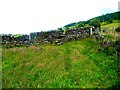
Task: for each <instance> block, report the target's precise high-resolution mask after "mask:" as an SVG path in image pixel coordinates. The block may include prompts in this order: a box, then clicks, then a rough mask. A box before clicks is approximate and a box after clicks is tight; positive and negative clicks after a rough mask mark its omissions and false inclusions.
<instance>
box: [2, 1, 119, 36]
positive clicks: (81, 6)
mask: <svg viewBox="0 0 120 90" xmlns="http://www.w3.org/2000/svg"><path fill="white" fill-rule="evenodd" d="M118 2H119V0H0V34H19V33H20V34H29V33H30V32H40V31H47V30H54V29H57V28H59V27H63V26H65V25H66V24H69V23H73V22H78V21H86V20H89V19H91V18H93V17H96V16H100V15H103V14H107V13H113V12H116V11H118Z"/></svg>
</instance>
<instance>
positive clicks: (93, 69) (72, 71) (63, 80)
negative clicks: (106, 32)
mask: <svg viewBox="0 0 120 90" xmlns="http://www.w3.org/2000/svg"><path fill="white" fill-rule="evenodd" d="M98 48H99V45H97V44H96V43H95V42H93V41H92V40H91V39H88V40H86V39H81V40H79V41H72V42H69V43H66V44H64V45H60V46H53V45H38V46H30V47H19V48H18V47H15V48H10V49H5V48H3V50H2V70H3V88H61V87H63V88H108V87H112V86H113V85H115V84H116V83H117V80H118V77H117V73H116V71H115V67H114V66H115V65H114V60H113V59H111V58H110V56H108V55H107V54H105V53H99V52H98Z"/></svg>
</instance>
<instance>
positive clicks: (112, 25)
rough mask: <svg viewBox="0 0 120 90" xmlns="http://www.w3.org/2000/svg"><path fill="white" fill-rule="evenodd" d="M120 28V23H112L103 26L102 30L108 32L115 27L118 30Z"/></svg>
mask: <svg viewBox="0 0 120 90" xmlns="http://www.w3.org/2000/svg"><path fill="white" fill-rule="evenodd" d="M118 26H120V22H119V23H118V22H116V23H111V24H107V25H103V26H102V27H101V28H102V29H105V30H106V29H111V28H113V27H115V28H116V27H118Z"/></svg>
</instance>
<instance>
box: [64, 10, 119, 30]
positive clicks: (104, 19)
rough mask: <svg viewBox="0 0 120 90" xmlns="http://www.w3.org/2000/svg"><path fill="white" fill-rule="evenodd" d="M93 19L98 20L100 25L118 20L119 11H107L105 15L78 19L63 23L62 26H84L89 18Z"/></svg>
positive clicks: (88, 21)
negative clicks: (77, 20)
mask: <svg viewBox="0 0 120 90" xmlns="http://www.w3.org/2000/svg"><path fill="white" fill-rule="evenodd" d="M94 19H96V20H98V21H99V22H100V23H101V25H104V24H105V25H106V24H110V23H113V22H114V21H116V22H118V20H120V12H114V13H108V14H105V15H101V16H97V17H94V18H91V19H89V20H87V21H79V22H74V23H70V24H67V25H65V26H64V27H67V28H68V27H78V26H81V27H82V26H86V25H88V24H89V23H90V21H91V20H94ZM103 23H104V24H103Z"/></svg>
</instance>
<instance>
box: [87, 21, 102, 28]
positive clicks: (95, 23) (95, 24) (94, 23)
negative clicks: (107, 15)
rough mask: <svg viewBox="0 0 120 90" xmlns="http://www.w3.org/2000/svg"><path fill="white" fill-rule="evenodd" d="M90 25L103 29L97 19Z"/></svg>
mask: <svg viewBox="0 0 120 90" xmlns="http://www.w3.org/2000/svg"><path fill="white" fill-rule="evenodd" d="M89 25H91V26H94V27H95V28H97V27H99V28H100V27H101V25H100V22H99V21H98V20H97V19H92V20H90V22H89Z"/></svg>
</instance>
